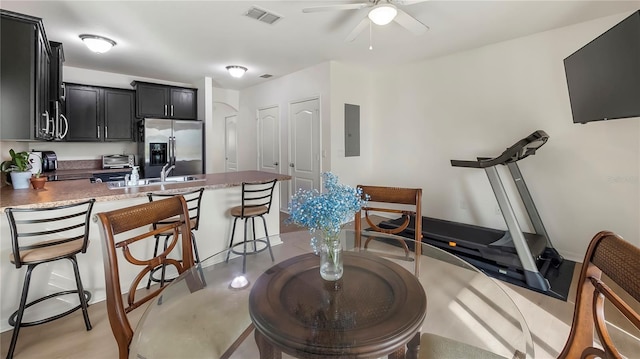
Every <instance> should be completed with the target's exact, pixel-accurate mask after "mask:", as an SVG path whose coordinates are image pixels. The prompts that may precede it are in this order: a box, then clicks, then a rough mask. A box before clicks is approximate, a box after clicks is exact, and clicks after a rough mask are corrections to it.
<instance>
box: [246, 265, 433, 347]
mask: <svg viewBox="0 0 640 359" xmlns="http://www.w3.org/2000/svg"><path fill="white" fill-rule="evenodd" d="M343 258H344V259H343V261H344V274H343V276H342V278H341V279H340V280H338V281H335V282H333V281H326V280H324V279H322V277H320V260H319V257H318V256H316V255H314V254H313V253H307V254H303V255H299V256H296V257H293V258H291V259H287V260H285V261H283V262H281V263H278V264H276V265H274V266H273V267H271V268H270V269H268V270H267V271H265V272H264V273H263V274H262V275H261V276H260V277H259V278H258V280H257V281H256V282H255V284H254V285H253V288H252V289H251V294H250V295H249V314H250V316H251V319H252V321H253V323H254V324H255V326H256V329H257V330H260V331H261V333H262V334H263V335H264V336H265V337H267V338H268V339H269V340H270V341H271V342H273V343H274V344H276V345H277V346H278V347H279V348H280V349H282V350H283V351H284V352H287V353H290V354H291V355H294V356H297V357H303V356H312V357H313V356H316V357H317V356H326V357H329V356H336V357H341V356H344V355H348V356H349V357H357V356H362V357H366V358H371V357H381V356H383V355H387V354H389V353H390V352H393V351H394V350H395V349H398V347H401V346H403V345H404V344H406V343H407V342H408V341H409V340H410V339H411V338H412V337H413V335H414V334H415V333H416V332H417V330H418V328H419V327H420V325H421V324H422V321H423V320H424V317H425V311H426V306H427V298H426V294H425V290H424V289H423V288H422V285H421V284H420V281H419V280H418V279H417V278H416V277H415V276H414V275H413V274H412V273H411V272H409V271H407V270H406V269H404V268H403V267H402V266H400V265H398V264H396V263H393V262H391V261H389V260H386V259H384V258H381V257H378V256H371V255H367V254H364V253H356V252H346V253H344V256H343Z"/></svg>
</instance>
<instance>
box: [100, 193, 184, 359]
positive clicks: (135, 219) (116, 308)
mask: <svg viewBox="0 0 640 359" xmlns="http://www.w3.org/2000/svg"><path fill="white" fill-rule="evenodd" d="M188 217H189V209H188V207H187V203H186V201H185V199H184V198H183V197H182V196H175V197H170V198H167V199H163V200H159V201H153V202H148V203H143V204H140V205H136V206H132V207H127V208H122V209H118V210H114V211H111V212H104V213H98V214H97V215H96V218H97V220H98V221H99V226H100V233H101V235H102V253H103V261H104V275H105V284H106V290H107V313H108V315H109V323H110V324H111V330H112V331H113V335H114V336H115V338H116V341H117V342H118V348H119V353H120V358H121V359H123V358H127V356H128V352H129V345H130V344H131V338H132V337H133V329H132V328H131V325H130V323H129V321H128V319H127V313H129V312H130V311H132V310H133V309H135V308H137V307H139V306H141V305H142V304H144V303H145V302H147V301H149V300H151V299H152V298H153V297H155V296H157V295H158V294H159V293H160V292H161V291H162V289H164V288H166V287H160V288H157V289H155V290H152V291H151V292H150V293H149V294H147V295H145V296H144V297H142V298H140V299H136V289H137V288H138V286H139V284H140V282H141V281H142V280H143V279H144V278H145V276H146V275H147V274H148V273H150V272H151V270H153V269H154V268H155V267H158V266H160V265H163V264H164V265H171V266H174V267H175V268H176V270H177V271H178V273H182V272H184V271H185V270H187V269H189V268H191V267H192V266H193V253H192V251H191V231H190V230H189V227H188V222H189V220H188V219H187V218H188ZM167 218H174V219H175V218H180V220H179V221H177V222H176V221H173V222H170V223H167V224H165V225H162V226H157V228H156V229H151V230H150V228H153V226H151V225H152V224H153V223H159V222H162V221H163V220H166V219H167ZM169 230H172V231H173V236H172V240H171V243H170V244H169V245H168V246H167V249H166V250H164V251H163V252H162V253H160V254H158V255H157V256H156V257H153V258H150V259H139V258H136V256H135V255H139V254H138V252H137V251H135V250H134V247H136V246H135V244H136V243H137V244H138V245H139V246H137V247H140V246H141V247H143V248H145V244H147V243H145V242H147V241H155V237H154V236H155V235H156V234H158V233H161V232H166V231H169ZM129 231H131V232H129ZM178 238H180V239H181V251H182V262H179V261H177V260H175V259H171V258H167V255H168V254H169V253H170V252H171V251H172V250H173V249H174V247H175V246H176V244H177V242H178ZM117 249H122V253H123V257H124V259H126V261H127V262H129V263H131V264H133V265H136V266H141V267H142V269H141V271H140V273H138V275H137V276H136V277H135V278H134V280H133V282H132V283H131V285H130V287H129V288H128V296H127V305H126V306H125V304H124V302H123V299H122V294H123V292H122V289H121V287H120V272H119V264H118V261H119V256H118V254H117ZM135 249H139V248H135ZM134 253H135V255H134Z"/></svg>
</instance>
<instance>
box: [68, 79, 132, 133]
mask: <svg viewBox="0 0 640 359" xmlns="http://www.w3.org/2000/svg"><path fill="white" fill-rule="evenodd" d="M65 92H66V110H65V114H66V118H67V120H68V121H69V132H68V134H67V141H78V142H102V141H105V142H106V141H111V142H116V141H120V142H123V141H133V140H134V137H133V125H134V122H135V116H134V109H135V105H134V104H135V92H134V91H132V90H124V89H115V88H108V87H97V86H87V85H79V84H66V85H65Z"/></svg>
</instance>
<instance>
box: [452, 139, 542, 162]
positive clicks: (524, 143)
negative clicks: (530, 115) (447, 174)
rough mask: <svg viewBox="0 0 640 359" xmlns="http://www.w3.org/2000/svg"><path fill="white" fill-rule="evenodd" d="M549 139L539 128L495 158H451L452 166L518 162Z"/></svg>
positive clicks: (534, 152) (533, 152)
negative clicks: (473, 159) (472, 159)
mask: <svg viewBox="0 0 640 359" xmlns="http://www.w3.org/2000/svg"><path fill="white" fill-rule="evenodd" d="M548 139H549V135H547V133H546V132H544V131H543V130H537V131H535V132H533V133H532V134H530V135H529V136H527V137H525V138H523V139H521V140H520V141H518V142H516V143H515V144H514V145H513V146H511V147H509V148H507V149H506V150H504V152H502V153H501V154H500V156H498V157H495V158H487V157H478V158H477V160H475V161H469V160H451V166H453V167H471V168H485V167H493V166H496V165H504V164H507V163H510V162H517V161H520V160H521V159H524V158H526V157H528V156H530V155H535V154H536V150H537V149H538V148H540V147H542V145H544V144H545V143H547V140H548Z"/></svg>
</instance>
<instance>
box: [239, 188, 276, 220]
mask: <svg viewBox="0 0 640 359" xmlns="http://www.w3.org/2000/svg"><path fill="white" fill-rule="evenodd" d="M277 181H278V180H277V179H274V180H272V181H267V182H257V183H248V182H243V183H242V211H241V213H242V217H243V218H244V217H246V214H247V213H252V212H253V211H252V210H251V209H252V208H256V207H266V208H267V211H266V212H264V213H269V211H270V210H271V199H272V198H273V189H274V188H275V186H276V182H277Z"/></svg>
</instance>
